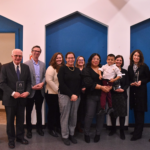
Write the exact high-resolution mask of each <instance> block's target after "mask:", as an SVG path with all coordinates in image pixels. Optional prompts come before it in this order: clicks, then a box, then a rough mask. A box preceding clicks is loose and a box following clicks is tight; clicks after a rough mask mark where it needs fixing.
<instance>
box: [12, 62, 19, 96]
mask: <svg viewBox="0 0 150 150" xmlns="http://www.w3.org/2000/svg"><path fill="white" fill-rule="evenodd" d="M13 64H14V67H15V71H16V73H17V66H19V71H20V73H21V65H20V64H19V65H16V64H15V63H14V62H13ZM14 94H15V91H14V92H12V94H11V96H14Z"/></svg>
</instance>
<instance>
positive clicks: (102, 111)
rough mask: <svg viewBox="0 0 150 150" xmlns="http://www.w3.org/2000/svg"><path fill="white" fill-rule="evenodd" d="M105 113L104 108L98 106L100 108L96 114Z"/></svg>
mask: <svg viewBox="0 0 150 150" xmlns="http://www.w3.org/2000/svg"><path fill="white" fill-rule="evenodd" d="M104 114H106V111H105V109H102V108H100V110H99V111H98V113H97V115H104Z"/></svg>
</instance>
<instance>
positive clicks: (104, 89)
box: [100, 86, 111, 93]
mask: <svg viewBox="0 0 150 150" xmlns="http://www.w3.org/2000/svg"><path fill="white" fill-rule="evenodd" d="M100 89H101V90H102V91H103V92H105V93H108V92H109V91H110V90H111V88H110V86H101V88H100Z"/></svg>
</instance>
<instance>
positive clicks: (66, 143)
mask: <svg viewBox="0 0 150 150" xmlns="http://www.w3.org/2000/svg"><path fill="white" fill-rule="evenodd" d="M62 141H63V142H64V144H65V145H67V146H69V145H70V141H69V139H68V138H67V139H65V138H62Z"/></svg>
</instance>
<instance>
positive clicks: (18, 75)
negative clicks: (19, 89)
mask: <svg viewBox="0 0 150 150" xmlns="http://www.w3.org/2000/svg"><path fill="white" fill-rule="evenodd" d="M17 77H18V80H20V71H19V66H17Z"/></svg>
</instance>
